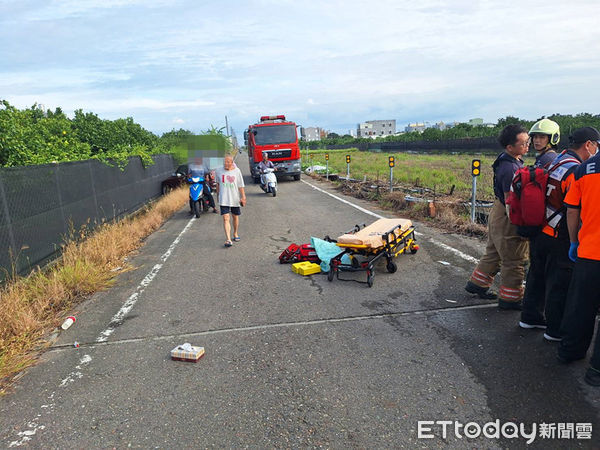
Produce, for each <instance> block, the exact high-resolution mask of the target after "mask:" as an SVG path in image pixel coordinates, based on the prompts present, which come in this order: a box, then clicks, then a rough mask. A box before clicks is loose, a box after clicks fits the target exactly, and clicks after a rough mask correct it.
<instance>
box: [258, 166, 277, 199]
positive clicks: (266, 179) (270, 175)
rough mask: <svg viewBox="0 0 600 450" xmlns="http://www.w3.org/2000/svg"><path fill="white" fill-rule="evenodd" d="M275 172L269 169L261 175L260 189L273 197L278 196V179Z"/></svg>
mask: <svg viewBox="0 0 600 450" xmlns="http://www.w3.org/2000/svg"><path fill="white" fill-rule="evenodd" d="M274 172H275V169H272V168H270V167H268V168H266V169H264V170H263V171H262V173H261V174H260V187H261V188H262V190H263V191H265V192H266V193H267V194H269V193H271V194H272V195H273V197H275V196H276V195H277V177H276V176H275V173H274Z"/></svg>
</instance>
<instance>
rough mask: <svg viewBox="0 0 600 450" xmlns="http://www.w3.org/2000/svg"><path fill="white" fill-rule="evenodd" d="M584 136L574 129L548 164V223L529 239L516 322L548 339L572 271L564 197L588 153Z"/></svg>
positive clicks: (556, 335)
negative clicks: (522, 293)
mask: <svg viewBox="0 0 600 450" xmlns="http://www.w3.org/2000/svg"><path fill="white" fill-rule="evenodd" d="M586 136H587V135H586V133H585V132H584V131H582V130H576V131H575V132H574V133H573V135H572V136H571V144H570V147H569V149H568V150H565V151H564V152H562V153H561V154H560V155H558V157H557V158H556V159H555V160H554V162H553V163H552V164H551V165H550V167H548V188H547V196H546V220H547V224H546V225H545V226H544V227H543V229H542V231H541V233H539V234H538V235H537V236H535V238H533V239H532V240H531V242H530V257H531V259H530V261H531V265H530V266H529V271H528V272H527V282H526V284H525V295H524V297H523V311H522V312H521V321H520V322H519V326H520V327H521V328H527V329H542V330H545V332H544V339H546V340H547V341H560V323H561V320H562V317H563V312H564V309H565V302H566V299H567V292H568V290H569V283H570V282H571V273H572V271H573V262H572V261H571V260H570V259H569V231H568V229H567V220H566V208H565V206H564V199H565V195H566V193H567V192H568V190H569V187H570V185H571V183H572V182H573V179H574V176H573V173H574V172H575V169H577V167H578V166H579V164H581V163H582V162H583V161H586V160H588V159H589V157H590V153H589V151H588V149H587V147H586V140H587V139H586Z"/></svg>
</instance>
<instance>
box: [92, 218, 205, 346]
mask: <svg viewBox="0 0 600 450" xmlns="http://www.w3.org/2000/svg"><path fill="white" fill-rule="evenodd" d="M193 221H194V218H191V219H190V221H189V222H188V223H187V225H186V226H185V227H184V228H183V230H181V233H179V236H177V238H175V240H174V241H173V243H172V244H171V245H170V246H169V248H168V249H167V251H166V252H165V253H163V255H162V256H161V257H160V260H161V261H162V262H163V263H164V262H165V261H166V260H167V259H169V256H171V254H172V253H173V250H174V249H175V247H176V246H177V244H179V241H180V240H181V236H183V233H185V232H186V231H187V230H188V229H189V228H190V226H191V225H192V223H193ZM162 267H163V265H162V264H155V265H154V267H152V269H151V270H150V272H148V274H147V275H146V276H145V277H144V279H143V280H142V281H141V283H140V284H139V285H138V287H137V288H136V290H135V292H134V293H133V294H131V295H130V296H129V298H128V299H127V301H126V302H125V303H124V304H123V306H121V309H119V311H117V313H116V314H115V315H114V316H113V317H112V319H111V321H110V323H109V324H108V327H107V328H106V329H105V330H104V331H102V332H101V333H100V336H98V337H97V338H96V342H106V341H107V340H108V338H109V336H110V335H111V334H113V333H114V331H115V329H116V328H117V327H118V326H119V325H120V324H121V323H122V322H123V319H125V316H126V315H127V314H128V313H129V311H131V310H132V309H133V307H134V306H135V304H136V303H137V301H138V298H139V296H140V294H141V293H142V292H144V289H146V288H147V287H148V285H149V284H150V283H151V282H152V280H154V277H156V275H157V274H158V272H160V269H162Z"/></svg>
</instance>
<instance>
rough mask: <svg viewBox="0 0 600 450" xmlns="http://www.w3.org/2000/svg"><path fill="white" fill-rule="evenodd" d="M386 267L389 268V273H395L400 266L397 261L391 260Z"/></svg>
mask: <svg viewBox="0 0 600 450" xmlns="http://www.w3.org/2000/svg"><path fill="white" fill-rule="evenodd" d="M385 268H386V269H387V271H388V272H389V273H395V272H396V270H398V266H397V265H396V263H395V262H394V261H390V262H389V263H387V265H386V266H385Z"/></svg>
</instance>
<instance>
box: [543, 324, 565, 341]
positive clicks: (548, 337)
mask: <svg viewBox="0 0 600 450" xmlns="http://www.w3.org/2000/svg"><path fill="white" fill-rule="evenodd" d="M544 328H545V327H544ZM544 339H546V340H547V341H550V342H560V341H562V338H561V337H558V336H552V335H551V334H548V333H544Z"/></svg>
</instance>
